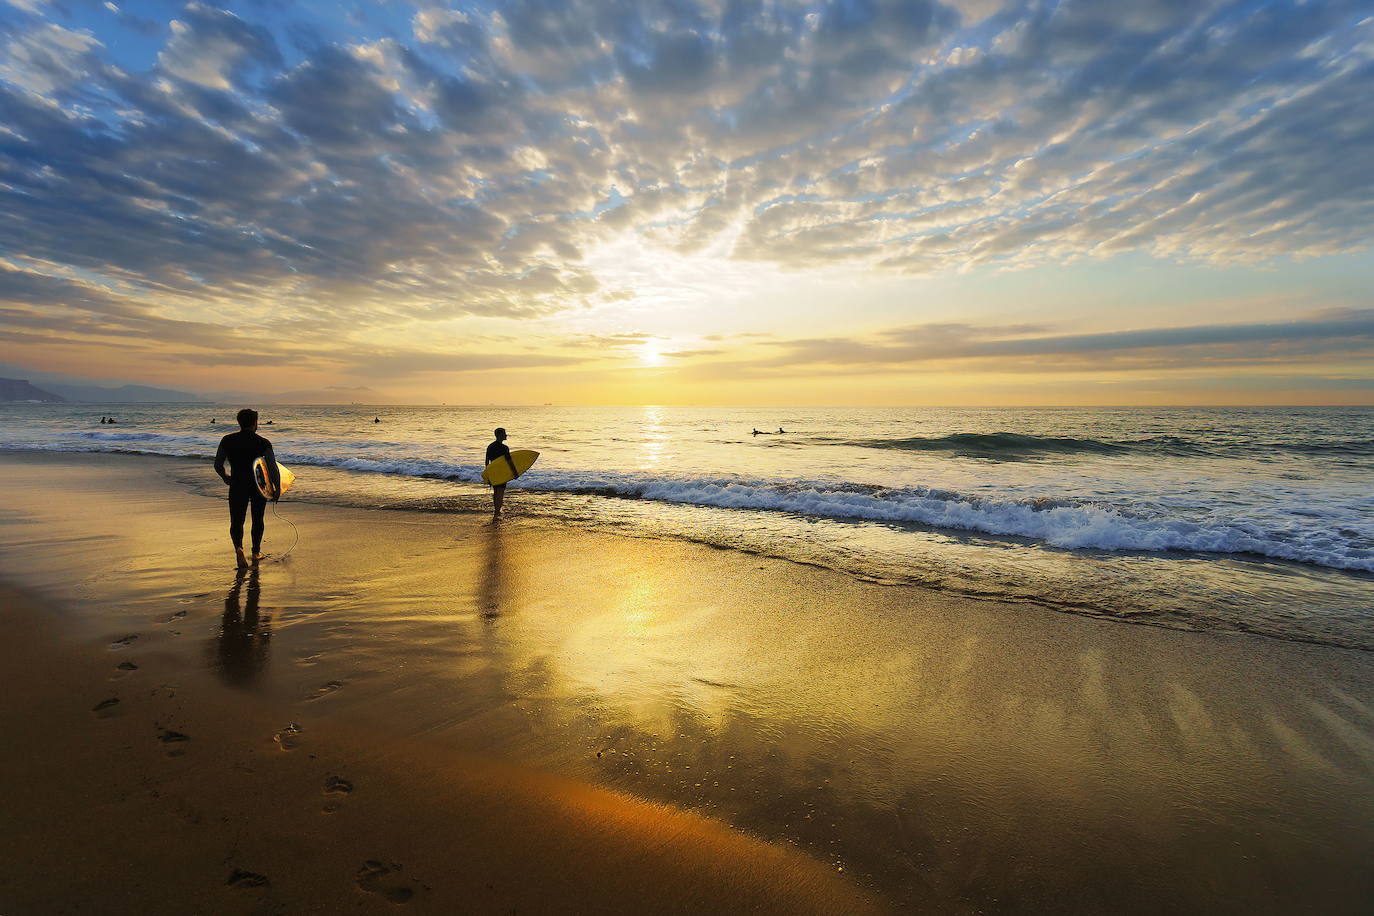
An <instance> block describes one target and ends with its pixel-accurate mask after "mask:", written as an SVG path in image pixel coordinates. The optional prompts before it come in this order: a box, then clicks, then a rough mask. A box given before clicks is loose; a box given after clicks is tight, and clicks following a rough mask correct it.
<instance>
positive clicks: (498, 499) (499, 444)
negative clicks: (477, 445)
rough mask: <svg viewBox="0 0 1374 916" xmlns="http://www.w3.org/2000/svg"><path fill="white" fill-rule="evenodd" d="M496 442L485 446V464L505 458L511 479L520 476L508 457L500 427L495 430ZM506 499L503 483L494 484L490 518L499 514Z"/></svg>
mask: <svg viewBox="0 0 1374 916" xmlns="http://www.w3.org/2000/svg"><path fill="white" fill-rule="evenodd" d="M495 433H496V441H495V442H493V443H492V444H491V445H488V446H487V461H486V463H487V464H491V463H492V462H493V461H495V460H496V459H497V458H505V459H506V461H507V462H509V463H510V473H511V479H512V480H514V479H515V478H516V477H519V476H520V471H519V470H517V469H516V467H515V460H514V459H513V458H511V456H510V446H508V445H506V431H505V429H503V428H501V427H497V428H496V430H495ZM505 498H506V485H505V484H503V483H498V484H494V485H493V486H492V488H491V502H492V510H491V514H492V517H493V518H495V517H496V516H498V515H500V514H501V503H502V501H503V500H505Z"/></svg>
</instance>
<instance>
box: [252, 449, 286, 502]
mask: <svg viewBox="0 0 1374 916" xmlns="http://www.w3.org/2000/svg"><path fill="white" fill-rule="evenodd" d="M277 470H278V471H279V472H280V473H281V492H282V493H285V492H286V491H287V490H289V489H291V485H292V484H293V483H295V482H296V475H295V474H292V473H291V469H290V468H288V467H287V466H286V465H284V464H282V463H280V462H278V463H277ZM253 482H254V483H256V484H257V485H258V492H259V493H261V494H262V495H263V496H264V497H266V498H267V499H271V498H272V497H273V496H274V495H275V496H280V495H281V493H277V494H274V493H273V492H272V478H271V477H269V476H268V475H267V459H265V458H258V459H256V460H255V461H254V462H253Z"/></svg>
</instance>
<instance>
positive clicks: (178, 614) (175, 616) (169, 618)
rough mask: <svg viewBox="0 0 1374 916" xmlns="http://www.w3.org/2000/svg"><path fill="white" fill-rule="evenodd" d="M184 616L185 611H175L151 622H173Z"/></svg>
mask: <svg viewBox="0 0 1374 916" xmlns="http://www.w3.org/2000/svg"><path fill="white" fill-rule="evenodd" d="M185 616H186V612H185V611H177V612H176V613H175V614H170V615H168V616H166V617H160V618H158V619H157V620H154V621H153V623H175V622H176V621H178V620H181V619H182V618H183V617H185Z"/></svg>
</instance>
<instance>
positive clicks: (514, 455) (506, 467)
mask: <svg viewBox="0 0 1374 916" xmlns="http://www.w3.org/2000/svg"><path fill="white" fill-rule="evenodd" d="M538 457H539V453H538V452H532V451H530V450H529V449H520V450H518V451H514V452H511V453H510V461H513V462H515V473H514V474H512V473H511V472H510V461H506V458H505V456H504V455H503V456H501V457H500V458H497V459H496V460H495V461H493V462H492V463H491V464H489V465H487V469H486V470H485V471H483V472H482V483H488V484H491V485H492V486H493V487H498V486H500V485H501V484H503V483H510V482H511V481H512V480H514V479H515V478H517V477H519V476H520V475H521V474H523V473H525V472H526V471H528V470H529V469H530V466H531V465H533V464H534V459H536V458H538ZM285 481H286V478H285V477H283V478H282V482H283V483H284V482H285Z"/></svg>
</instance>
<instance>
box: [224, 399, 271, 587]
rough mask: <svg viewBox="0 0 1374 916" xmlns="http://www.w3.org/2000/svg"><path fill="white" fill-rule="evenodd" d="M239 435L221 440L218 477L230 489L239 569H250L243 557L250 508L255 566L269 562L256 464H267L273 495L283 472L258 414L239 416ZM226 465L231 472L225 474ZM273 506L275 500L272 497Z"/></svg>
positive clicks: (264, 501) (231, 524) (263, 501)
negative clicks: (260, 430)
mask: <svg viewBox="0 0 1374 916" xmlns="http://www.w3.org/2000/svg"><path fill="white" fill-rule="evenodd" d="M236 419H237V420H238V421H239V431H238V432H236V433H230V434H229V435H227V436H225V437H224V438H223V439H221V440H219V450H218V451H216V452H215V473H216V474H218V475H219V476H220V479H221V480H223V481H224V482H225V483H227V484H228V485H229V538H230V540H232V541H233V542H234V555H235V556H236V557H238V566H239V569H244V568H246V567H247V566H248V559H247V557H245V556H244V554H243V517H244V515H245V514H247V512H248V509H249V507H250V506H251V507H252V509H253V562H254V563H256V562H257V561H258V560H262V559H266V554H264V553H263V552H262V534H263V532H264V531H265V530H266V529H267V524H266V522H265V520H264V516H265V515H266V512H267V499H266V498H265V497H264V496H263V495H262V494H261V493H260V492H258V485H257V483H256V482H255V481H254V480H253V462H254V461H257V460H258V459H259V458H263V459H265V460H266V463H267V473H268V475H269V476H270V477H271V479H272V491H273V492H274V493H280V492H281V471H279V470H277V457H276V455H275V454H273V452H272V443H271V442H268V441H267V440H266V439H264V438H263V437H262V436H259V435H258V412H257V411H256V410H253V409H252V408H249V407H245V408H243V410H240V411H239V412H238V415H237V417H236ZM225 462H228V463H229V472H228V473H225V471H224V465H225ZM272 501H273V502H276V501H277V500H276V498H275V497H273V499H272Z"/></svg>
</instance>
